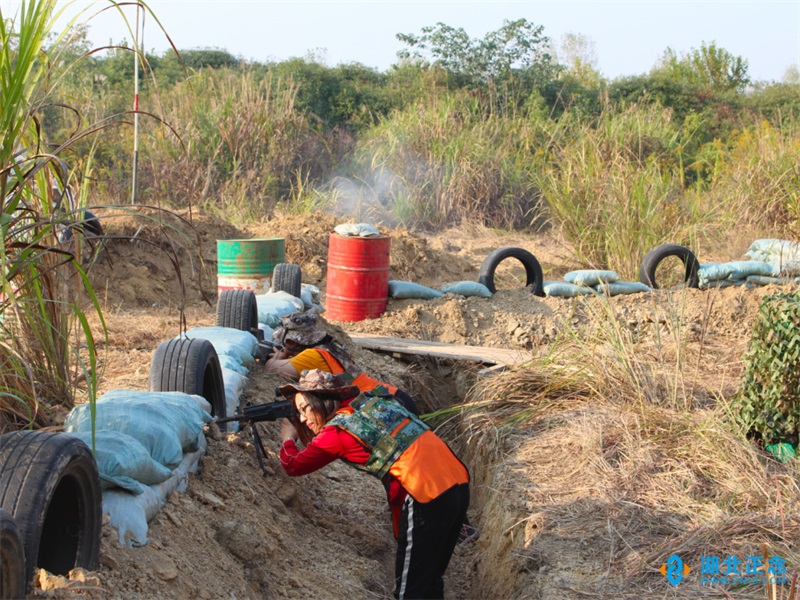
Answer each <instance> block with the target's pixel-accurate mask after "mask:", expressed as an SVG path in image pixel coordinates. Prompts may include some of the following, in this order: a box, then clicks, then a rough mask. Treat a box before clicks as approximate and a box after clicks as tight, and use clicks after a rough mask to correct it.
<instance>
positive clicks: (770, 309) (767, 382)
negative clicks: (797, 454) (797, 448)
mask: <svg viewBox="0 0 800 600" xmlns="http://www.w3.org/2000/svg"><path fill="white" fill-rule="evenodd" d="M745 364H746V367H745V377H744V385H743V388H742V390H741V392H740V393H739V394H738V395H737V396H736V397H735V398H734V400H733V404H732V408H733V417H734V419H735V421H737V422H738V423H739V424H740V425H741V426H742V427H744V428H745V430H746V431H747V432H749V433H750V434H755V435H756V436H757V437H759V438H761V439H762V440H763V441H764V443H765V444H766V445H770V444H778V443H791V444H794V445H797V441H798V427H800V294H798V293H796V292H795V293H791V294H774V295H772V296H766V297H765V298H764V299H763V300H762V302H761V307H760V308H759V312H758V317H757V319H756V325H755V328H754V330H753V337H752V339H751V340H750V346H749V348H748V351H747V354H746V355H745Z"/></svg>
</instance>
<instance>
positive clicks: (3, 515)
mask: <svg viewBox="0 0 800 600" xmlns="http://www.w3.org/2000/svg"><path fill="white" fill-rule="evenodd" d="M24 597H25V547H24V546H23V543H22V537H21V536H20V534H19V529H17V524H16V523H15V522H14V517H12V516H11V513H10V512H8V511H7V510H4V509H2V508H0V600H13V599H14V598H24Z"/></svg>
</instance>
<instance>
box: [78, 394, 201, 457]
mask: <svg viewBox="0 0 800 600" xmlns="http://www.w3.org/2000/svg"><path fill="white" fill-rule="evenodd" d="M209 421H211V415H210V414H209V413H208V412H206V411H205V410H203V409H202V408H200V405H199V404H198V402H197V400H196V399H195V396H192V395H190V394H184V393H183V392H142V391H138V390H111V391H110V392H107V393H105V394H103V395H102V396H101V397H100V398H98V399H97V402H96V403H95V429H96V430H101V429H109V430H112V431H118V432H120V433H124V434H127V435H130V436H131V437H133V438H135V439H137V440H138V441H139V442H140V443H141V444H142V445H143V446H144V447H145V448H146V449H147V451H148V452H149V454H150V457H151V458H152V459H153V460H155V461H156V462H158V463H160V464H162V465H164V466H166V467H170V468H174V467H175V466H176V465H178V464H179V463H180V462H181V460H182V459H183V453H184V452H194V451H195V450H197V447H198V446H197V444H198V440H199V437H200V435H201V434H202V432H203V426H204V424H205V423H208V422H209ZM91 430H92V415H91V407H90V406H89V404H81V405H80V406H76V407H75V408H73V409H72V410H71V411H70V412H69V414H67V418H66V419H65V421H64V431H66V432H68V433H69V432H91Z"/></svg>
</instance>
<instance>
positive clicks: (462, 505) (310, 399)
mask: <svg viewBox="0 0 800 600" xmlns="http://www.w3.org/2000/svg"><path fill="white" fill-rule="evenodd" d="M279 390H280V392H281V394H282V395H283V397H284V398H286V399H287V400H289V401H290V402H292V404H293V413H294V416H293V419H292V421H289V420H288V419H282V421H281V432H280V435H281V440H282V443H281V450H280V460H281V465H282V466H283V469H284V471H286V473H287V474H288V475H290V476H299V475H305V474H307V473H311V472H313V471H316V470H317V469H319V468H321V467H324V466H325V465H327V464H329V463H331V462H333V461H334V460H336V459H337V458H338V459H342V460H344V461H345V462H346V463H347V464H349V465H351V466H353V467H355V468H357V469H359V470H361V471H365V472H367V473H369V474H370V475H373V476H375V477H377V478H378V479H380V480H381V481H383V482H384V485H385V487H386V489H387V490H388V501H389V507H390V509H391V512H392V524H393V527H394V534H395V537H396V539H397V554H396V556H395V590H394V596H395V598H398V599H405V598H444V579H443V576H444V573H445V571H446V570H447V566H448V564H449V563H450V558H451V556H452V554H453V550H454V549H455V546H456V543H457V541H458V536H459V531H460V529H461V524H462V523H463V520H464V517H465V516H466V513H467V507H468V506H469V495H470V491H469V471H468V470H467V467H466V466H464V464H463V463H462V462H461V460H459V458H458V457H457V456H456V455H455V454H454V453H453V451H452V450H451V449H450V447H449V446H448V445H447V444H446V443H445V442H444V440H442V439H441V438H440V437H439V436H437V435H436V434H435V433H434V432H433V431H431V429H430V428H429V427H428V426H427V425H426V424H425V423H424V422H422V421H421V420H420V419H418V418H417V417H416V416H415V415H414V414H412V413H411V412H410V411H409V410H407V409H406V408H404V407H403V406H402V405H401V404H400V403H399V402H397V401H396V400H395V398H394V396H392V395H391V394H388V393H386V390H385V389H384V388H380V387H379V388H377V389H376V390H374V391H371V392H366V393H362V392H360V390H359V389H358V387H357V386H355V385H352V384H351V383H348V382H347V380H346V379H345V378H343V377H342V375H333V374H331V373H329V372H326V371H322V370H319V369H313V370H310V371H303V372H302V374H301V375H300V377H299V380H298V382H297V383H290V384H288V385H284V386H281V387H280V388H279ZM293 422H294V423H296V424H297V427H295V425H294V424H293ZM298 439H300V440H302V442H303V443H304V448H303V449H302V450H301V449H300V448H299V447H298Z"/></svg>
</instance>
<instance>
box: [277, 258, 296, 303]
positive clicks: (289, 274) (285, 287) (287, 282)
mask: <svg viewBox="0 0 800 600" xmlns="http://www.w3.org/2000/svg"><path fill="white" fill-rule="evenodd" d="M301 275H302V273H301V272H300V266H299V265H293V264H292V263H280V264H277V265H275V270H274V271H273V272H272V291H273V292H288V293H290V294H291V295H292V296H295V297H296V298H299V297H300V290H301V285H300V280H301Z"/></svg>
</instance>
